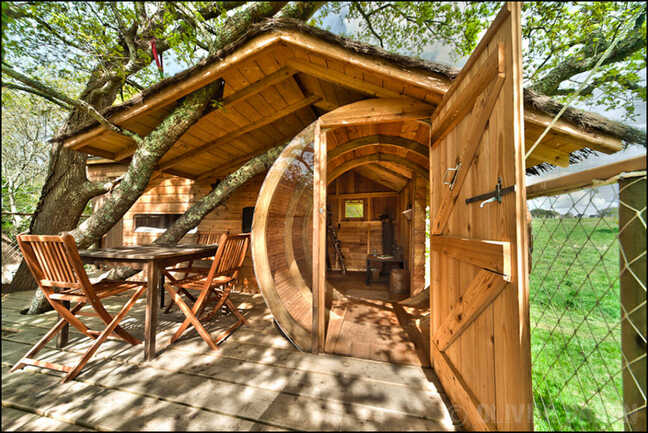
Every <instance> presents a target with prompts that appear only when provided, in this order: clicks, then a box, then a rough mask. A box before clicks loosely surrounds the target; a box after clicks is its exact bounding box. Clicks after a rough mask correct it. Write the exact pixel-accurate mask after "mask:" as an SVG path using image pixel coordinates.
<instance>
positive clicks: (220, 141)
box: [158, 95, 320, 171]
mask: <svg viewBox="0 0 648 433" xmlns="http://www.w3.org/2000/svg"><path fill="white" fill-rule="evenodd" d="M319 99H320V97H319V96H317V95H311V96H307V97H306V98H304V99H302V100H301V101H299V102H296V103H295V104H292V105H289V106H288V107H285V108H283V109H282V110H279V111H277V112H275V113H274V114H273V115H272V116H269V117H265V118H263V119H261V120H260V121H258V122H254V123H250V124H249V125H247V126H245V127H243V128H241V129H237V130H236V131H232V132H230V133H229V134H225V135H223V136H222V137H218V138H217V139H216V140H212V141H209V142H207V143H205V144H203V145H201V146H200V147H197V148H195V149H192V150H190V151H188V152H185V153H183V154H182V155H179V156H176V157H175V158H172V159H170V160H168V161H166V162H163V163H161V164H160V165H159V167H158V169H159V170H162V171H166V170H168V169H169V168H170V167H173V166H175V165H177V164H180V163H181V162H182V161H186V160H187V159H189V158H194V157H196V156H198V155H200V154H201V153H204V152H207V151H209V150H211V149H215V148H218V147H220V146H223V145H225V144H227V143H228V142H229V141H231V140H233V139H235V138H237V137H240V136H241V135H243V134H247V133H248V132H252V131H254V130H257V129H259V128H262V127H264V126H266V125H269V124H270V123H272V122H275V121H277V120H279V119H281V118H282V117H285V116H287V115H289V114H292V113H294V112H295V111H298V110H301V109H302V108H304V107H307V106H309V105H310V104H312V103H313V102H315V101H317V100H319Z"/></svg>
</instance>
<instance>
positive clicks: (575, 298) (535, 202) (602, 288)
mask: <svg viewBox="0 0 648 433" xmlns="http://www.w3.org/2000/svg"><path fill="white" fill-rule="evenodd" d="M645 185H646V175H645V172H643V174H641V175H636V174H635V175H634V177H630V178H627V179H622V180H619V181H618V183H611V184H607V185H601V186H596V187H590V188H585V189H580V190H577V191H573V192H569V193H566V194H560V195H552V196H541V197H537V198H534V199H531V200H529V201H528V203H527V204H528V208H529V211H530V212H531V215H532V233H533V254H532V268H531V273H530V318H531V356H532V375H533V393H534V401H535V413H534V424H535V428H536V430H624V429H626V430H635V429H637V426H640V425H643V426H645V419H646V418H645V413H646V395H645V394H646V373H645V368H646V270H645V267H646V245H645V242H646V197H645V196H646V189H645V188H646V186H645ZM642 188H643V189H642ZM642 191H643V192H642ZM642 238H643V240H641V239H642ZM641 417H643V418H641ZM642 423H643V424H642Z"/></svg>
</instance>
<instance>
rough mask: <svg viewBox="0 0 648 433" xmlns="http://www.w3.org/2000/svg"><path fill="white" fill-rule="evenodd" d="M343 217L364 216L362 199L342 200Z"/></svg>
mask: <svg viewBox="0 0 648 433" xmlns="http://www.w3.org/2000/svg"><path fill="white" fill-rule="evenodd" d="M344 218H364V200H344Z"/></svg>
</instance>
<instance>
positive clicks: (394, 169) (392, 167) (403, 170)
mask: <svg viewBox="0 0 648 433" xmlns="http://www.w3.org/2000/svg"><path fill="white" fill-rule="evenodd" d="M374 166H378V167H379V168H382V169H383V170H386V171H387V172H389V173H392V174H395V175H398V176H401V177H404V178H405V179H406V181H408V182H409V181H410V180H412V179H413V178H414V173H413V172H412V170H410V169H409V168H407V167H403V166H402V165H398V164H394V163H392V162H389V161H378V162H376V164H374Z"/></svg>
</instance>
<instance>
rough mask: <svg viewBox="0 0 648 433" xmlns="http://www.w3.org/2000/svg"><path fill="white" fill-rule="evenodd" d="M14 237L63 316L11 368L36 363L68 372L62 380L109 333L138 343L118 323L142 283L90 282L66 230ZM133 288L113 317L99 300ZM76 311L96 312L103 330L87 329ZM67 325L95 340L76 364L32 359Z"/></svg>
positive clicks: (76, 369) (75, 370)
mask: <svg viewBox="0 0 648 433" xmlns="http://www.w3.org/2000/svg"><path fill="white" fill-rule="evenodd" d="M17 239H18V246H19V247H20V251H22V254H23V256H24V258H25V261H26V262H27V266H28V267H29V270H30V271H31V273H32V275H33V276H34V279H35V280H36V283H38V286H39V287H40V289H41V290H42V291H43V293H44V294H45V298H46V299H47V301H48V302H49V303H50V304H51V305H52V307H53V308H54V309H55V310H56V311H57V312H58V313H59V317H60V318H61V319H60V320H59V321H58V322H57V323H56V325H54V327H53V328H52V329H50V330H49V332H47V334H45V336H44V337H43V338H41V340H40V341H39V342H38V343H36V345H34V347H32V348H31V349H30V350H29V351H28V352H27V353H26V354H25V356H23V357H22V359H21V360H20V361H18V363H17V364H16V365H14V366H13V368H12V369H11V371H16V370H19V369H22V368H23V367H25V366H27V365H34V366H37V367H43V368H49V369H52V370H56V371H62V372H65V373H67V374H66V375H65V376H64V377H63V380H62V381H61V382H67V381H68V380H70V379H73V378H74V377H76V376H77V375H78V374H79V372H80V371H81V369H82V368H83V366H85V364H86V363H87V362H88V360H89V359H90V357H92V355H93V354H94V353H95V352H96V351H97V349H98V348H99V346H100V345H101V344H102V343H103V342H104V341H105V340H106V338H108V336H110V335H113V336H117V337H119V338H121V339H123V340H125V341H127V342H128V343H130V344H139V343H140V340H138V339H137V338H135V337H133V336H132V335H131V334H129V333H128V332H126V331H125V330H124V329H123V328H122V327H120V326H119V322H121V321H122V319H123V318H124V316H126V313H128V311H129V310H130V309H131V307H132V306H133V305H134V304H135V301H136V300H137V298H139V297H140V295H141V294H142V293H144V291H145V290H146V283H145V282H131V281H108V280H104V281H101V282H100V283H98V284H91V283H90V280H89V279H88V275H87V274H86V272H85V269H84V268H83V263H82V262H81V257H79V251H78V249H77V247H76V244H75V242H74V238H73V237H72V236H71V235H70V234H69V233H66V234H64V235H63V236H38V235H18V236H17ZM135 288H138V289H137V290H136V291H135V293H134V294H133V295H132V296H131V297H130V299H129V300H128V301H127V302H126V303H125V304H124V305H123V307H122V309H121V310H120V311H119V313H117V314H116V315H115V316H112V315H110V314H109V313H108V312H107V311H106V309H105V308H104V306H103V304H102V300H103V299H105V298H108V297H110V296H115V295H119V294H121V293H123V292H125V291H127V290H131V289H135ZM70 302H73V303H76V305H74V307H72V308H71V309H70V308H69V305H70ZM85 305H90V306H92V308H93V309H94V311H95V312H94V313H92V312H80V311H79V310H81V308H83V307H84V306H85ZM77 314H78V315H84V316H97V317H99V318H100V319H101V320H102V321H103V322H104V323H105V325H106V327H105V329H104V330H103V331H94V330H91V329H88V327H87V326H86V325H85V324H84V323H83V322H82V321H81V320H80V319H79V318H78V317H77ZM67 323H69V324H71V325H72V326H74V327H75V328H76V329H78V330H79V331H80V332H81V333H83V334H85V335H87V336H88V337H90V338H92V339H94V340H95V342H94V344H93V345H92V346H91V347H90V349H88V350H87V351H86V353H85V354H84V355H83V356H82V357H81V360H80V361H79V362H78V363H77V364H76V366H73V367H71V366H67V365H62V364H55V363H51V362H47V361H39V360H37V359H35V356H36V354H37V353H38V352H40V350H41V349H42V348H43V347H45V345H46V344H47V343H48V342H49V341H50V340H51V339H52V338H53V337H54V336H55V335H56V334H57V333H59V332H60V331H61V330H62V329H64V327H65V325H66V324H67Z"/></svg>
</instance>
